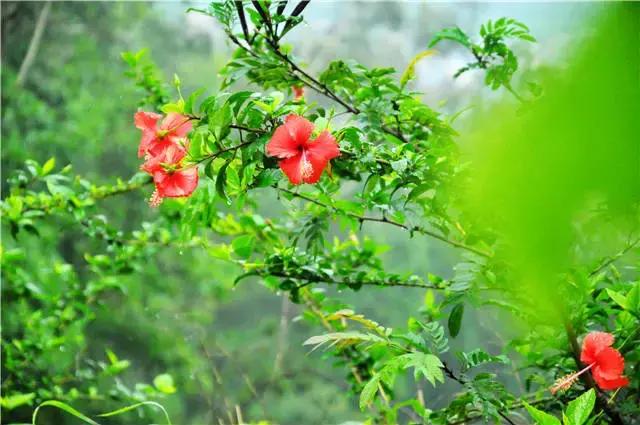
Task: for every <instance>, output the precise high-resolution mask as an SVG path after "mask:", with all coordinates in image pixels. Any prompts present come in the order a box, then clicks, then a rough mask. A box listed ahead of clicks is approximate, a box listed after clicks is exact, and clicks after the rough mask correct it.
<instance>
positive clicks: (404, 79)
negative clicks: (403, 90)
mask: <svg viewBox="0 0 640 425" xmlns="http://www.w3.org/2000/svg"><path fill="white" fill-rule="evenodd" d="M434 53H436V51H435V50H431V49H429V50H424V51H422V52H420V53H418V54H417V55H415V56H414V57H413V59H411V62H409V65H407V69H405V71H404V72H403V73H402V76H401V77H400V85H401V86H402V87H404V86H405V85H406V84H407V83H408V82H409V81H411V80H413V79H414V78H415V75H416V65H417V64H418V62H420V60H422V59H424V58H426V57H429V56H431V55H433V54H434Z"/></svg>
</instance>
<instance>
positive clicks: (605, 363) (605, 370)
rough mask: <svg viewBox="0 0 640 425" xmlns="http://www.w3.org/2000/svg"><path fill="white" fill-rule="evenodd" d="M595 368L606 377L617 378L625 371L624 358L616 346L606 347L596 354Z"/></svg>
mask: <svg viewBox="0 0 640 425" xmlns="http://www.w3.org/2000/svg"><path fill="white" fill-rule="evenodd" d="M595 369H596V371H597V373H598V374H599V375H601V376H603V377H604V378H606V379H613V378H616V377H618V376H620V375H622V372H624V358H623V357H622V355H621V354H620V352H619V351H618V350H616V349H615V348H611V347H605V348H603V349H602V350H600V351H599V352H598V354H597V355H596V368H595ZM596 371H594V375H595V372H596Z"/></svg>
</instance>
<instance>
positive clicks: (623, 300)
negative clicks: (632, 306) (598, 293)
mask: <svg viewBox="0 0 640 425" xmlns="http://www.w3.org/2000/svg"><path fill="white" fill-rule="evenodd" d="M607 294H608V295H609V298H611V299H612V300H613V301H615V302H616V304H618V305H619V306H620V307H622V308H623V309H624V310H628V309H629V306H628V304H627V297H625V296H624V295H622V294H621V293H620V292H616V291H614V290H613V289H609V288H607Z"/></svg>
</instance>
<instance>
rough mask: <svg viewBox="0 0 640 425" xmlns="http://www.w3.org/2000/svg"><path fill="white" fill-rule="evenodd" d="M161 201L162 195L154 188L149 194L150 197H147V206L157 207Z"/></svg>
mask: <svg viewBox="0 0 640 425" xmlns="http://www.w3.org/2000/svg"><path fill="white" fill-rule="evenodd" d="M161 203H162V196H160V193H158V191H157V190H154V191H153V193H152V194H151V198H149V206H150V207H151V208H158V207H159V206H160V204H161Z"/></svg>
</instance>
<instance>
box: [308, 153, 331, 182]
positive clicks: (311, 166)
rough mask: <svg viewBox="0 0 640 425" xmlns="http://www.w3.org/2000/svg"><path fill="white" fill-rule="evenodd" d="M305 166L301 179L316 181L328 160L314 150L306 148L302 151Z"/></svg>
mask: <svg viewBox="0 0 640 425" xmlns="http://www.w3.org/2000/svg"><path fill="white" fill-rule="evenodd" d="M304 157H305V160H306V161H307V163H306V168H305V169H304V170H303V171H305V172H303V175H302V179H303V181H304V182H305V183H310V184H313V183H318V181H319V180H320V177H321V176H322V172H323V171H324V169H325V168H326V167H327V164H328V163H329V160H328V159H327V158H325V157H324V156H323V155H318V154H317V153H316V151H312V150H306V151H305V152H304Z"/></svg>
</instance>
